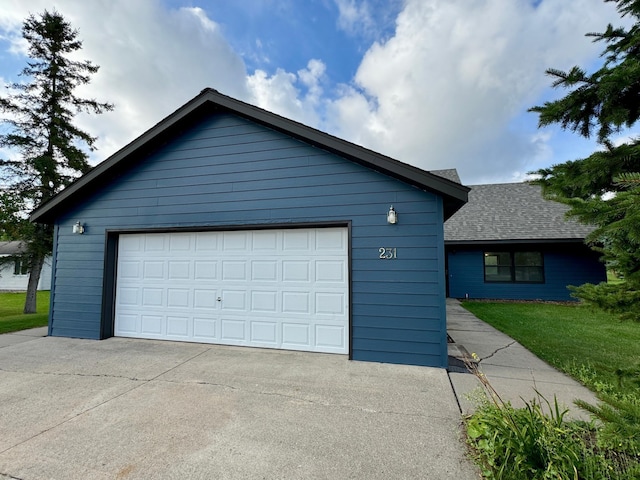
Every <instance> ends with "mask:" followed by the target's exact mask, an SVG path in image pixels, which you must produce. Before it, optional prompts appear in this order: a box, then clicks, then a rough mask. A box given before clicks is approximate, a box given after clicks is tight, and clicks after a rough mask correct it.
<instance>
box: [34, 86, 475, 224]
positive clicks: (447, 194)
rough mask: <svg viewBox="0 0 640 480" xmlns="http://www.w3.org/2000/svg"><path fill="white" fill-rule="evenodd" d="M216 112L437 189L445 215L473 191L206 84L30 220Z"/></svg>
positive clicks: (49, 214) (50, 216)
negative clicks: (224, 113)
mask: <svg viewBox="0 0 640 480" xmlns="http://www.w3.org/2000/svg"><path fill="white" fill-rule="evenodd" d="M216 112H230V113H233V114H236V115H239V116H241V117H244V118H247V119H249V120H251V121H254V122H256V123H259V124H262V125H264V126H266V127H268V128H271V129H274V130H277V131H279V132H282V133H285V134H287V135H289V136H291V137H294V138H297V139H299V140H302V141H304V142H307V143H309V144H311V145H314V146H317V147H319V148H322V149H324V150H327V151H329V152H332V153H335V154H337V155H339V156H341V157H344V158H347V159H349V160H351V161H353V162H355V163H359V164H361V165H364V166H366V167H368V168H371V169H372V170H376V171H378V172H381V173H384V174H385V175H389V176H391V177H394V178H397V179H398V180H401V181H403V182H405V183H408V184H410V185H413V186H415V187H417V188H420V189H422V190H425V191H429V192H433V193H437V194H439V195H441V196H442V197H443V201H444V218H445V219H447V218H449V217H450V216H451V215H453V213H455V212H456V211H457V210H458V209H459V208H460V207H461V206H462V205H464V203H465V202H466V201H467V193H468V191H469V189H468V188H467V187H464V186H462V185H460V184H457V183H455V182H452V181H450V180H447V179H445V178H442V177H439V176H437V175H433V174H431V173H429V172H427V171H425V170H422V169H420V168H417V167H414V166H412V165H409V164H406V163H403V162H400V161H398V160H395V159H393V158H390V157H387V156H385V155H382V154H380V153H377V152H374V151H372V150H369V149H366V148H364V147H361V146H359V145H356V144H354V143H351V142H347V141H346V140H342V139H340V138H338V137H334V136H332V135H329V134H327V133H324V132H321V131H319V130H316V129H314V128H311V127H308V126H306V125H303V124H301V123H299V122H296V121H293V120H290V119H288V118H284V117H281V116H280V115H276V114H275V113H271V112H268V111H266V110H263V109H261V108H258V107H255V106H253V105H250V104H248V103H245V102H241V101H240V100H236V99H234V98H231V97H228V96H226V95H223V94H221V93H220V92H218V91H216V90H213V89H211V88H206V89H204V90H203V91H202V92H200V94H199V95H197V96H196V97H195V98H193V99H192V100H190V101H189V102H187V103H186V104H185V105H183V106H182V107H180V108H179V109H178V110H176V111H175V112H173V113H172V114H171V115H169V116H168V117H166V118H165V119H163V120H162V121H160V123H158V124H157V125H155V126H154V127H152V128H151V129H149V130H147V131H146V132H145V133H143V134H142V135H140V136H139V137H138V138H137V139H135V140H134V141H132V142H131V143H129V144H128V145H126V146H125V147H124V148H122V149H120V150H119V151H118V152H116V153H114V154H113V155H112V156H111V157H109V158H107V159H106V160H105V161H103V162H102V163H100V164H98V165H97V166H96V167H94V168H93V169H92V170H91V171H89V172H88V173H87V174H85V175H84V176H82V177H81V178H79V179H78V180H76V181H75V182H74V183H72V184H71V185H69V186H68V187H67V188H66V189H64V190H63V191H62V192H60V193H59V194H58V195H56V196H55V197H53V198H52V199H51V200H49V201H48V202H46V203H45V204H43V205H41V206H40V207H38V208H37V209H36V210H34V212H33V213H32V214H31V217H30V220H31V221H33V222H40V223H53V222H54V221H55V219H56V218H57V217H59V216H60V215H61V214H63V213H64V212H65V210H66V209H68V208H71V207H73V206H75V205H77V204H78V203H80V202H81V201H82V200H83V199H84V198H85V197H86V196H88V195H90V194H91V193H93V192H95V191H96V190H97V189H98V188H100V187H102V186H104V185H106V184H108V183H110V182H111V181H114V180H115V179H116V178H117V177H118V176H119V175H120V174H121V173H122V172H123V171H125V170H126V169H128V168H130V167H131V166H133V165H134V164H136V163H137V162H140V161H142V160H144V158H146V157H148V156H149V155H150V154H151V153H153V152H154V151H156V150H157V149H158V148H160V147H162V146H163V145H165V144H166V143H168V142H169V141H170V140H171V139H172V138H175V137H176V136H178V135H180V133H182V132H184V131H186V130H187V129H188V128H189V127H191V126H192V125H194V124H196V123H197V122H198V121H199V120H201V119H202V118H204V117H206V116H207V115H211V114H212V113H216Z"/></svg>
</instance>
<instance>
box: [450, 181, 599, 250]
mask: <svg viewBox="0 0 640 480" xmlns="http://www.w3.org/2000/svg"><path fill="white" fill-rule="evenodd" d="M568 209H569V207H567V206H566V205H564V204H562V203H558V202H554V201H551V200H546V199H544V198H543V197H542V190H541V187H540V186H539V185H532V184H530V183H502V184H492V185H472V186H471V191H470V192H469V202H468V203H467V204H466V205H465V206H464V207H462V208H461V209H460V210H459V211H458V212H457V213H456V214H455V215H453V216H452V217H451V218H449V219H448V220H447V221H446V222H445V224H444V239H445V243H447V244H469V243H483V242H485V243H486V242H490V243H491V242H493V243H496V242H498V243H500V242H502V243H507V242H520V243H524V242H526V241H534V242H551V241H582V240H584V238H585V237H586V236H587V235H588V234H589V233H591V232H592V231H593V230H594V227H592V226H589V225H583V224H581V223H578V222H577V221H575V220H573V219H567V218H566V217H565V213H566V212H567V210H568Z"/></svg>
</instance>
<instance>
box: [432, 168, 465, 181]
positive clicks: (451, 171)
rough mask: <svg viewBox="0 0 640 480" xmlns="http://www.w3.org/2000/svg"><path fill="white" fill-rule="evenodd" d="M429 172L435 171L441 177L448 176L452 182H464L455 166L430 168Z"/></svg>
mask: <svg viewBox="0 0 640 480" xmlns="http://www.w3.org/2000/svg"><path fill="white" fill-rule="evenodd" d="M429 173H433V174H434V175H438V176H439V177H442V178H446V179H447V180H451V181H452V182H456V183H462V182H461V181H460V176H459V175H458V170H456V169H455V168H447V169H445V170H429Z"/></svg>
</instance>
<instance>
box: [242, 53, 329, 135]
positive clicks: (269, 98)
mask: <svg viewBox="0 0 640 480" xmlns="http://www.w3.org/2000/svg"><path fill="white" fill-rule="evenodd" d="M325 70H326V66H325V64H324V63H323V62H322V61H320V60H316V59H312V60H310V61H309V63H308V64H307V68H304V69H301V70H299V71H298V72H297V75H296V74H294V73H290V72H286V71H284V70H282V69H280V68H279V69H278V70H277V71H276V73H274V74H273V75H271V76H269V75H267V73H266V72H265V71H263V70H256V72H255V73H254V74H253V75H250V76H249V77H248V78H247V85H248V87H249V89H250V91H251V95H252V100H251V103H253V104H255V105H258V106H260V107H261V108H264V109H265V110H269V111H271V112H274V113H277V114H279V115H282V116H284V117H287V118H291V119H293V120H297V121H299V122H301V123H304V124H305V125H308V126H311V127H314V128H319V127H321V125H320V124H321V113H320V112H321V111H322V108H323V105H322V104H323V97H322V95H323V88H322V80H323V78H324V73H325ZM299 86H302V87H304V90H306V91H305V92H303V91H302V90H301V89H300V88H299Z"/></svg>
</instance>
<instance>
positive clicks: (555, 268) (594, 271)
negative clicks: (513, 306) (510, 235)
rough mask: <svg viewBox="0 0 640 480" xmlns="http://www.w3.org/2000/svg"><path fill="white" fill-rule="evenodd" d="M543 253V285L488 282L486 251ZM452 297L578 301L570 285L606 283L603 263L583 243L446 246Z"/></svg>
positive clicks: (450, 294)
mask: <svg viewBox="0 0 640 480" xmlns="http://www.w3.org/2000/svg"><path fill="white" fill-rule="evenodd" d="M513 248H515V249H517V250H520V251H542V252H543V256H544V277H545V282H544V283H485V282H484V263H483V257H484V252H485V251H494V252H495V251H508V250H509V249H513ZM447 260H448V280H449V296H450V297H453V298H465V296H466V295H468V296H469V298H491V299H509V300H556V301H565V300H575V299H574V298H572V297H571V296H570V293H571V292H570V291H569V290H568V289H567V286H568V285H582V284H583V283H600V282H603V281H605V280H606V271H605V267H604V264H603V263H602V262H600V261H599V260H598V256H597V255H596V254H595V253H594V252H593V251H592V250H590V249H589V248H587V247H586V246H585V245H583V244H580V243H569V244H567V243H558V244H537V245H504V244H502V245H499V246H497V245H492V246H491V245H488V246H474V247H470V246H467V247H465V246H447Z"/></svg>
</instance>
